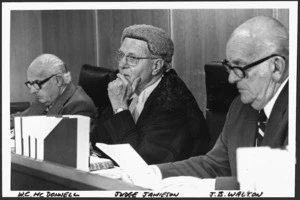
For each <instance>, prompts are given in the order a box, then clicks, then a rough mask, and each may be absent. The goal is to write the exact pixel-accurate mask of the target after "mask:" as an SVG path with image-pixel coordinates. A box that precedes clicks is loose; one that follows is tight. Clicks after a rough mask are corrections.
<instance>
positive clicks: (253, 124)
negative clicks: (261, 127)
mask: <svg viewBox="0 0 300 200" xmlns="http://www.w3.org/2000/svg"><path fill="white" fill-rule="evenodd" d="M246 106H247V109H246V114H245V119H244V120H242V119H240V121H242V122H243V124H241V126H243V128H242V130H244V131H243V133H239V134H242V135H243V136H241V137H240V138H241V139H242V141H243V142H242V143H241V144H242V146H243V147H253V145H254V141H255V134H256V130H257V120H258V112H257V111H256V110H254V109H253V108H252V107H251V106H250V105H246ZM253 133H254V134H253Z"/></svg>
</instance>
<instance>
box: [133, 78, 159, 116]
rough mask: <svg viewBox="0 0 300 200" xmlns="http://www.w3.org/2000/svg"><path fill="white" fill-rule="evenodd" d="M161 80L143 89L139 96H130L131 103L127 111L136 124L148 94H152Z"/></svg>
mask: <svg viewBox="0 0 300 200" xmlns="http://www.w3.org/2000/svg"><path fill="white" fill-rule="evenodd" d="M160 81H161V78H159V79H158V80H157V81H156V82H155V83H153V84H152V85H150V86H148V87H147V88H145V89H144V90H143V91H142V92H141V93H140V95H139V96H138V95H136V94H133V95H132V101H131V103H130V105H129V110H130V112H131V114H132V117H133V119H134V121H135V122H136V121H137V120H138V118H139V116H140V114H141V112H142V110H143V108H144V105H145V102H146V101H147V99H148V97H149V96H150V94H151V93H152V92H153V90H154V89H155V88H156V87H157V86H158V84H159V83H160Z"/></svg>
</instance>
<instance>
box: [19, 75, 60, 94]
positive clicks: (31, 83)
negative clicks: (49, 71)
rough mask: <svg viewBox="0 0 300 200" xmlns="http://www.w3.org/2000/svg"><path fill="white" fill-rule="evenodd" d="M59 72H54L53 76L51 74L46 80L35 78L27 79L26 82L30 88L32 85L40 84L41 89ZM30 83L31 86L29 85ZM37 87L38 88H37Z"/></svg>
mask: <svg viewBox="0 0 300 200" xmlns="http://www.w3.org/2000/svg"><path fill="white" fill-rule="evenodd" d="M56 75H57V74H53V75H51V76H49V77H48V78H45V79H44V80H42V81H40V80H35V81H32V82H30V81H26V82H25V85H26V86H27V87H28V88H29V89H30V87H31V86H32V85H35V84H36V85H38V86H39V88H38V89H39V90H40V89H42V86H43V85H44V84H45V83H46V82H47V81H49V80H50V79H51V78H52V77H53V76H56ZM29 85H30V86H29ZM35 89H37V88H35Z"/></svg>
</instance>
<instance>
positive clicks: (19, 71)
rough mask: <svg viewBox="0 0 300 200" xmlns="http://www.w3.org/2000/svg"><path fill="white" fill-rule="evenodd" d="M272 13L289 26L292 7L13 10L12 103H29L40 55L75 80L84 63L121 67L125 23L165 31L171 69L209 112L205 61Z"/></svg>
mask: <svg viewBox="0 0 300 200" xmlns="http://www.w3.org/2000/svg"><path fill="white" fill-rule="evenodd" d="M262 14H263V15H267V16H273V17H275V18H277V19H279V20H280V21H281V22H283V24H284V25H286V27H288V26H289V24H288V23H289V13H288V10H277V9H226V10H225V9H224V10H222V9H218V10H216V9H193V10H59V11H51V10H43V11H16V12H12V14H11V66H10V67H11V74H10V77H11V95H10V96H11V102H18V101H28V97H29V92H28V90H27V89H26V88H24V81H25V80H26V70H27V67H28V65H29V64H30V62H31V61H32V60H33V59H34V58H35V57H36V56H38V55H39V54H41V53H53V54H56V55H57V56H59V57H60V58H62V59H63V60H64V61H65V62H66V64H67V66H68V68H69V70H70V71H71V72H72V77H73V82H74V83H77V82H78V75H79V71H80V68H81V66H82V65H83V64H91V65H97V66H103V67H107V68H114V69H116V68H117V63H116V62H115V61H114V52H115V51H116V50H117V49H118V48H119V47H120V37H121V34H122V31H123V29H124V28H125V27H127V26H129V25H132V24H141V23H145V24H151V25H154V26H158V27H161V28H163V29H164V30H166V31H167V32H168V33H169V34H170V35H171V37H172V39H173V41H174V44H175V54H174V57H173V68H175V69H176V70H177V72H178V74H179V75H180V76H181V77H182V79H183V80H184V82H185V83H186V84H187V86H188V87H189V88H190V89H191V91H192V93H193V94H194V96H195V98H196V99H197V101H198V104H199V106H200V108H201V109H202V110H203V111H205V107H206V90H205V72H204V65H205V63H208V62H210V61H212V60H220V59H223V58H225V45H226V42H227V40H228V38H229V36H230V34H231V32H232V31H233V30H234V29H235V28H236V27H237V26H238V25H239V24H241V23H242V22H244V21H245V20H247V19H249V18H251V17H254V16H257V15H262Z"/></svg>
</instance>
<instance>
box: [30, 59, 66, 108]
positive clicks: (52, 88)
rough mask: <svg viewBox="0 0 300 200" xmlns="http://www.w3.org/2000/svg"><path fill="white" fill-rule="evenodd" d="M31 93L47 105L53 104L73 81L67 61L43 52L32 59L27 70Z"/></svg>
mask: <svg viewBox="0 0 300 200" xmlns="http://www.w3.org/2000/svg"><path fill="white" fill-rule="evenodd" d="M27 80H28V81H27V82H26V85H27V86H28V88H29V90H30V93H32V94H35V95H36V98H37V100H38V101H39V102H40V103H43V104H45V105H47V106H48V105H51V104H52V103H53V102H54V101H55V100H56V99H57V98H58V97H59V96H60V95H61V94H62V92H63V90H64V88H65V87H66V85H67V84H69V83H70V82H71V74H70V72H68V71H67V68H66V66H65V63H64V62H63V61H62V60H61V59H60V58H58V57H57V56H55V55H53V54H42V55H40V56H38V57H37V58H36V59H34V60H33V61H32V63H31V64H30V66H29V67H28V70H27Z"/></svg>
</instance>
